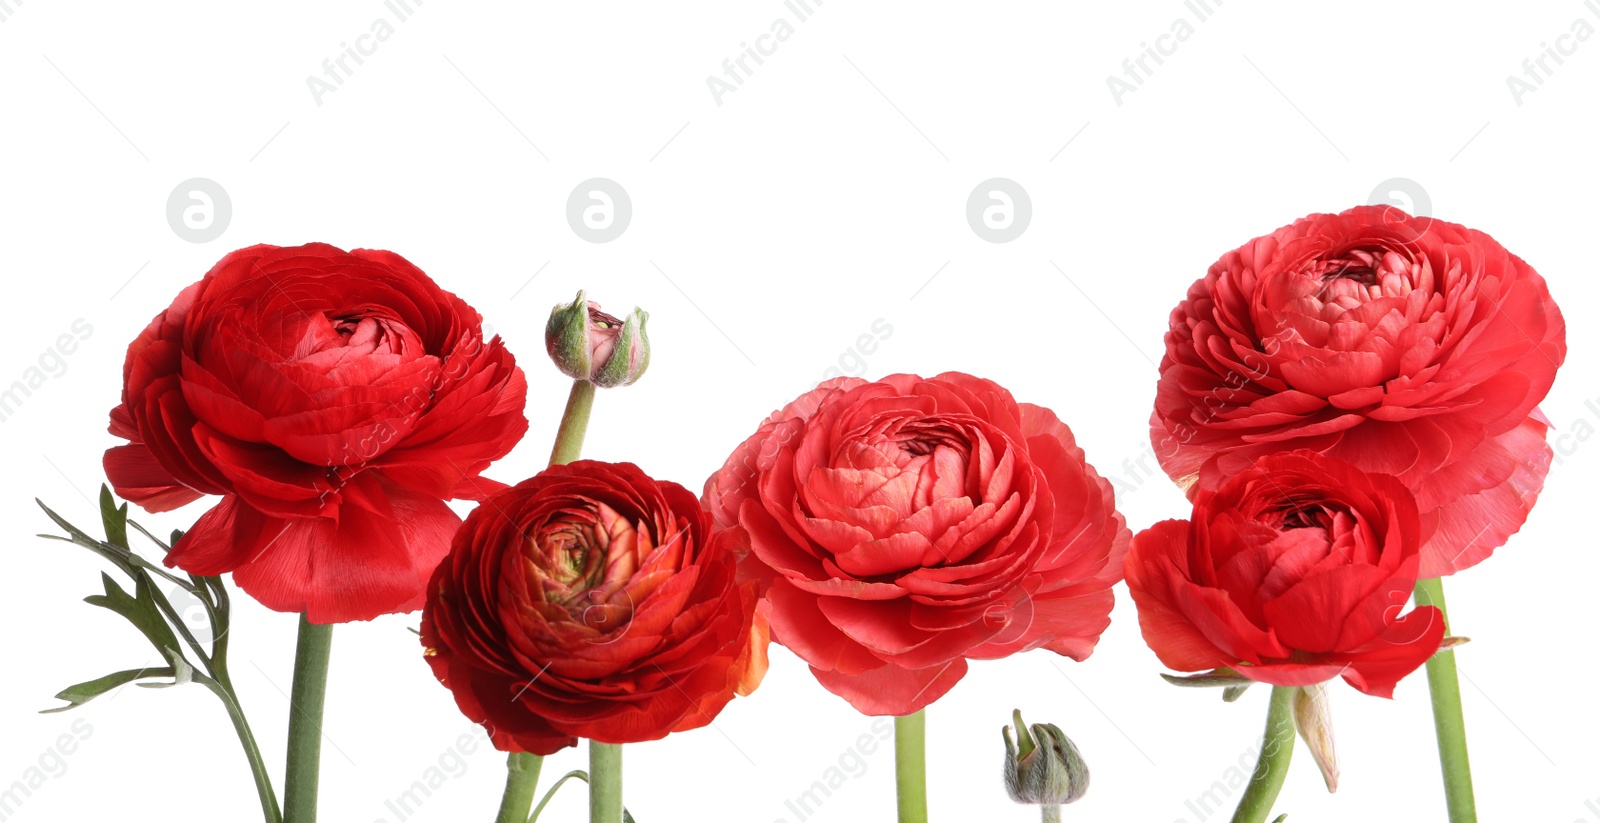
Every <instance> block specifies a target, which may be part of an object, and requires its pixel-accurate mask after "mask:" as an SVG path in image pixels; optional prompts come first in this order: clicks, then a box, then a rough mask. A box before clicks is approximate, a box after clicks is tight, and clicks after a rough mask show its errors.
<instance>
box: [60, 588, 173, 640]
mask: <svg viewBox="0 0 1600 823" xmlns="http://www.w3.org/2000/svg"><path fill="white" fill-rule="evenodd" d="M100 579H101V581H103V582H104V583H105V588H106V593H105V594H92V595H89V596H88V597H85V598H84V599H83V602H85V603H88V604H89V605H91V606H99V607H100V608H102V609H110V610H111V611H114V612H116V613H117V614H120V615H122V616H123V617H124V618H126V619H127V621H128V622H129V623H132V624H133V626H134V628H136V629H138V630H139V631H140V632H141V633H143V634H144V636H145V637H146V638H147V639H148V640H149V641H150V643H151V644H152V645H154V646H155V647H156V651H158V652H160V653H161V654H162V656H166V654H167V651H168V650H169V649H171V650H176V649H178V637H177V635H174V634H173V633H172V627H171V626H169V625H167V619H166V617H165V616H163V615H162V614H161V609H160V608H159V607H157V606H156V599H155V598H156V596H155V594H154V591H153V588H152V587H151V585H150V577H149V575H147V574H145V573H144V572H143V571H140V572H138V573H137V574H136V575H135V577H134V594H133V595H129V594H128V592H127V591H126V590H124V589H123V588H122V587H121V586H119V585H117V581H115V580H112V579H111V575H108V574H105V573H104V572H102V573H101V574H100Z"/></svg>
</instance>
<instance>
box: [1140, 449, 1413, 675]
mask: <svg viewBox="0 0 1600 823" xmlns="http://www.w3.org/2000/svg"><path fill="white" fill-rule="evenodd" d="M1422 537H1423V534H1422V531H1421V527H1420V519H1419V517H1418V514H1417V507H1416V501H1415V500H1414V499H1413V498H1412V496H1411V493H1410V492H1408V491H1406V488H1405V486H1404V484H1402V483H1401V482H1400V481H1399V480H1397V479H1395V478H1394V477H1391V476H1389V475H1385V474H1367V473H1365V472H1362V471H1360V470H1359V469H1357V468H1355V467H1354V466H1351V465H1350V464H1348V463H1345V462H1343V461H1341V460H1335V459H1333V458H1331V457H1327V456H1324V455H1321V454H1317V453H1316V452H1310V451H1297V452H1289V453H1286V454H1275V455H1268V456H1266V457H1263V458H1261V459H1260V460H1259V461H1258V462H1257V463H1256V464H1255V465H1254V466H1252V467H1250V468H1249V469H1246V470H1245V471H1243V472H1241V473H1239V474H1236V475H1234V476H1233V477H1232V478H1230V479H1228V480H1227V481H1226V482H1225V484H1223V485H1222V486H1221V487H1220V488H1219V489H1218V490H1217V491H1215V492H1213V491H1211V490H1210V489H1209V488H1202V489H1201V491H1200V492H1199V494H1198V495H1197V496H1196V498H1195V504H1194V514H1193V515H1192V517H1191V519H1190V520H1188V521H1184V520H1167V521H1163V522H1161V523H1157V524H1155V525H1154V526H1151V527H1150V528H1148V529H1146V530H1144V531H1142V532H1140V533H1139V534H1138V536H1136V537H1134V538H1133V548H1132V550H1131V551H1130V552H1129V553H1128V589H1129V590H1130V591H1131V592H1132V593H1133V602H1134V603H1135V604H1137V605H1138V607H1139V626H1140V628H1141V629H1143V631H1144V639H1145V642H1146V643H1148V644H1149V645H1150V648H1151V649H1153V650H1154V651H1155V653H1156V656H1157V657H1159V658H1161V662H1162V663H1164V664H1166V665H1167V666H1168V667H1169V668H1172V669H1176V670H1178V671H1186V672H1192V671H1200V670H1205V669H1214V668H1219V667H1231V668H1233V669H1235V670H1236V671H1237V672H1238V673H1239V674H1242V675H1244V676H1245V677H1248V678H1250V679H1251V680H1258V681H1260V682H1263V683H1271V684H1273V685H1276V686H1309V685H1312V684H1314V683H1321V682H1323V681H1326V680H1331V679H1333V678H1334V677H1338V676H1341V675H1342V676H1343V677H1344V679H1345V680H1346V681H1348V682H1349V683H1350V685H1352V686H1355V687H1356V688H1357V689H1360V690H1361V691H1363V692H1366V693H1367V694H1372V695H1378V696H1379V697H1390V696H1392V695H1393V692H1394V686H1395V683H1397V682H1399V680H1400V678H1402V677H1405V676H1406V675H1407V674H1410V673H1411V672H1412V671H1413V670H1414V669H1416V668H1417V667H1418V666H1420V665H1422V664H1423V663H1424V662H1426V661H1427V659H1428V658H1429V657H1430V656H1432V655H1433V653H1434V652H1436V651H1438V650H1439V643H1440V641H1441V640H1443V639H1444V631H1445V624H1444V617H1443V615H1441V614H1440V613H1439V610H1438V609H1436V608H1434V607H1433V606H1423V607H1422V608H1419V609H1415V610H1413V611H1411V612H1410V613H1408V614H1406V615H1403V616H1402V615H1401V614H1400V612H1401V611H1402V610H1404V609H1405V605H1406V600H1407V599H1408V598H1409V597H1410V596H1411V590H1412V588H1413V587H1414V586H1415V585H1416V582H1417V565H1418V547H1419V546H1420V545H1421V543H1422Z"/></svg>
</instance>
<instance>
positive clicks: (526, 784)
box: [494, 752, 544, 823]
mask: <svg viewBox="0 0 1600 823" xmlns="http://www.w3.org/2000/svg"><path fill="white" fill-rule="evenodd" d="M542 768H544V758H543V757H540V756H539V755H536V754H528V753H526V752H513V753H511V754H509V755H507V756H506V793H505V795H504V796H503V797H501V798H500V813H499V814H497V815H495V818H494V823H527V820H528V809H529V808H531V807H532V806H533V795H534V792H535V791H536V790H537V789H538V788H539V770H540V769H542Z"/></svg>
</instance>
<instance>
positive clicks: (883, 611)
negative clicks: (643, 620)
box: [705, 372, 1129, 715]
mask: <svg viewBox="0 0 1600 823" xmlns="http://www.w3.org/2000/svg"><path fill="white" fill-rule="evenodd" d="M705 496H706V499H707V501H708V503H709V504H710V506H711V510H712V512H713V513H714V514H715V515H716V517H717V522H718V523H721V524H724V525H732V524H735V523H737V524H740V525H743V526H744V528H745V529H746V530H747V531H748V532H749V534H750V541H751V546H752V551H751V554H750V556H749V557H748V559H747V561H746V568H747V569H748V571H749V572H750V573H751V574H753V575H755V576H756V577H758V578H760V579H761V580H762V581H763V583H764V586H765V594H766V597H767V599H768V600H769V602H770V606H771V620H772V635H773V639H774V640H776V641H778V642H780V643H782V644H784V645H785V646H788V647H789V648H790V649H791V650H792V651H794V653H795V654H797V655H799V656H800V657H801V658H802V659H804V660H805V661H806V662H807V663H809V664H811V671H812V673H813V674H815V675H816V677H817V679H818V680H819V681H821V682H822V685H823V686H824V687H826V688H827V689H828V690H830V691H832V692H834V693H835V694H838V695H840V696H842V697H844V698H845V699H846V700H848V701H850V703H851V705H853V706H855V707H856V708H857V709H859V710H860V711H862V712H864V713H867V714H889V715H905V714H910V713H911V712H915V711H917V710H918V709H921V708H922V707H924V706H926V705H928V704H929V703H932V702H933V701H934V700H936V699H937V698H939V697H940V696H941V695H943V694H944V693H945V692H947V691H949V690H950V688H951V687H952V686H954V685H955V684H956V681H958V680H960V679H961V677H962V676H963V675H965V674H966V671H967V659H969V658H972V659H994V658H1000V657H1005V656H1007V655H1010V654H1014V653H1016V652H1020V651H1026V650H1028V649H1034V648H1039V647H1043V648H1047V649H1050V650H1051V651H1054V652H1057V653H1059V654H1064V655H1068V656H1070V657H1072V658H1074V659H1076V660H1082V659H1084V658H1086V657H1088V656H1089V653H1090V652H1091V651H1093V649H1094V645H1095V642H1096V641H1098V640H1099V638H1100V633H1101V632H1102V631H1104V630H1105V628H1106V626H1107V625H1108V624H1109V622H1110V613H1111V586H1112V584H1114V583H1115V582H1116V581H1118V580H1120V579H1121V578H1122V564H1123V558H1124V557H1125V556H1126V554H1127V546H1128V537H1129V535H1128V530H1127V528H1126V527H1125V526H1124V524H1123V520H1122V516H1121V515H1119V514H1118V513H1117V511H1116V509H1115V507H1114V506H1113V504H1112V497H1111V486H1110V484H1108V483H1107V482H1106V481H1105V480H1103V479H1101V478H1100V476H1099V475H1097V474H1095V472H1094V469H1093V468H1091V467H1090V466H1089V464H1088V463H1086V462H1084V459H1083V451H1082V450H1080V449H1079V448H1078V447H1077V445H1076V444H1075V443H1074V442H1073V439H1072V432H1071V431H1069V430H1068V429H1067V427H1066V426H1065V425H1063V424H1062V423H1061V421H1059V420H1057V419H1056V416H1055V415H1054V414H1053V413H1051V412H1050V410H1048V409H1044V408H1041V407H1039V406H1032V405H1028V404H1026V403H1023V404H1019V403H1017V402H1016V401H1015V400H1013V399H1012V397H1011V394H1010V393H1009V392H1007V391H1006V390H1005V389H1002V388H1001V387H999V386H997V385H995V384H994V383H992V382H990V381H988V380H981V379H979V378H976V377H971V376H968V375H965V374H958V373H954V372H952V373H947V374H942V375H939V376H938V377H934V378H931V379H923V378H920V377H916V376H914V375H905V374H902V375H895V376H893V377H888V378H885V379H883V380H880V381H878V382H876V383H868V382H866V381H864V380H860V379H856V378H841V379H837V380H832V381H829V382H827V383H824V384H822V385H821V386H819V387H818V388H816V389H814V390H813V391H811V392H810V393H808V394H806V395H804V396H802V397H801V398H799V399H798V400H796V401H794V402H793V403H791V404H789V405H788V406H787V407H785V408H784V409H782V410H780V411H778V412H776V413H774V414H773V415H772V416H771V417H770V418H768V419H767V421H766V422H765V423H763V424H762V425H761V428H760V429H759V430H758V431H757V432H756V433H755V435H754V436H752V437H751V438H750V439H748V440H746V441H745V442H744V443H743V444H742V445H740V446H739V448H738V449H737V450H735V451H734V453H733V455H732V456H731V457H729V458H728V461H727V464H726V465H724V466H723V467H722V469H721V470H720V471H719V472H717V473H716V474H715V475H713V476H712V477H711V479H710V480H708V481H707V482H706V489H705Z"/></svg>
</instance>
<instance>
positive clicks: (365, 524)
mask: <svg viewBox="0 0 1600 823" xmlns="http://www.w3.org/2000/svg"><path fill="white" fill-rule="evenodd" d="M123 381H124V385H123V389H122V404H121V405H120V406H118V407H117V408H115V409H112V411H111V433H112V434H114V435H116V436H118V437H121V438H125V439H126V440H128V441H129V445H126V446H118V447H116V448H113V449H110V450H108V451H107V452H106V455H105V469H106V474H107V476H109V477H110V479H111V483H112V485H113V486H115V487H116V490H117V493H118V494H120V495H122V496H123V497H126V498H128V499H130V500H133V501H134V502H136V503H138V504H139V505H141V506H143V507H144V508H146V509H148V510H150V511H168V510H170V509H175V508H177V507H179V506H182V505H184V504H186V503H189V502H192V501H194V500H197V499H199V498H200V497H201V496H202V495H207V494H220V495H223V498H222V501H221V502H220V503H218V504H217V506H216V507H215V508H213V509H211V510H210V511H208V512H207V513H206V514H205V515H204V516H202V517H201V518H200V520H199V521H198V522H196V523H195V524H194V527H193V528H192V529H190V530H189V532H188V533H187V534H185V535H184V537H183V539H182V540H180V541H178V544H177V545H176V546H174V547H173V549H172V552H171V553H170V554H168V555H167V558H166V563H167V565H169V566H177V567H179V568H181V569H183V570H184V571H187V572H191V573H194V574H202V575H217V574H222V573H224V572H233V573H234V575H233V579H234V582H235V583H238V584H239V587H240V588H242V589H244V590H245V591H246V592H248V593H249V594H250V595H251V596H253V597H255V598H256V599H257V600H259V601H261V602H262V603H263V604H265V605H266V606H268V607H269V608H273V609H277V610H279V611H289V612H305V613H306V615H307V617H308V618H309V619H310V620H311V621H312V622H314V623H338V622H344V621H349V620H369V619H371V618H373V617H376V616H378V615H380V614H387V613H391V612H404V611H411V610H414V609H417V608H420V607H421V606H422V592H423V586H424V584H426V583H427V580H428V576H429V575H430V574H432V573H433V568H434V566H435V565H437V564H438V562H439V559H440V558H442V557H444V554H445V552H446V551H447V550H448V549H449V546H450V535H451V534H453V533H454V532H455V528H456V526H457V525H458V524H459V523H460V522H461V520H460V518H458V517H456V515H455V514H454V513H453V512H451V511H450V509H449V507H447V506H446V505H445V503H444V501H445V500H446V499H449V498H453V497H471V498H476V497H480V496H481V495H482V494H483V493H487V492H489V491H493V490H494V489H497V488H503V486H502V485H501V484H498V483H494V482H493V481H489V480H486V479H483V478H480V477H478V473H479V472H481V471H483V470H484V468H486V467H487V466H488V465H489V463H490V462H491V461H493V460H496V459H498V458H500V457H502V456H504V455H505V454H506V453H507V452H509V451H510V450H511V448H512V446H514V445H516V443H517V441H518V440H519V439H520V438H521V437H522V435H523V432H525V431H527V428H528V421H527V419H526V418H524V417H523V415H522V407H523V404H524V402H525V400H526V395H527V383H526V381H525V380H524V379H523V376H522V372H521V370H519V369H518V368H517V366H516V361H515V360H513V359H512V357H511V353H510V352H508V351H506V349H505V347H504V346H502V345H501V343H500V339H499V338H498V337H497V338H495V339H493V340H489V341H485V340H484V339H483V332H482V329H481V318H480V317H479V316H478V313H477V312H476V311H473V309H472V307H471V306H468V305H467V304H466V303H464V302H462V301H461V299H460V298H458V297H456V296H455V295H453V294H451V293H449V292H447V291H444V290H442V289H440V288H439V287H438V286H437V285H435V284H434V282H433V281H432V280H429V279H428V276H427V275H425V274H423V273H422V271H421V270H419V269H418V268H417V267H416V266H413V265H411V264H410V263H408V262H406V261H405V260H404V259H403V258H401V257H400V256H399V255H396V254H393V253H391V252H386V251H354V252H344V251H340V250H339V249H336V248H334V247H332V246H327V245H323V244H320V243H319V244H313V245H308V246H300V247H297V248H278V247H275V246H254V247H251V248H248V249H240V250H239V251H236V252H233V253H232V254H229V255H228V256H227V257H224V258H223V259H222V261H221V262H219V263H218V264H217V265H216V266H215V267H214V268H212V270H211V271H210V272H208V273H207V274H206V276H205V277H204V278H203V279H201V280H200V282H198V283H195V284H194V285H192V286H190V287H188V288H186V289H184V290H183V291H182V292H181V293H179V295H178V298H177V300H175V301H173V303H172V305H171V306H170V307H168V308H167V310H166V311H163V312H162V313H161V314H159V315H157V316H156V318H155V320H153V321H151V323H150V325H149V326H148V327H147V328H146V329H145V330H144V332H143V333H141V334H140V335H139V337H138V339H137V340H134V341H133V344H132V345H130V346H129V347H128V358H127V362H126V365H124V366H123Z"/></svg>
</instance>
